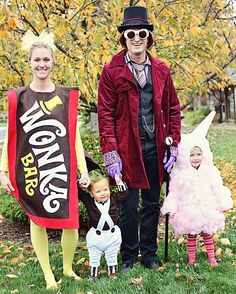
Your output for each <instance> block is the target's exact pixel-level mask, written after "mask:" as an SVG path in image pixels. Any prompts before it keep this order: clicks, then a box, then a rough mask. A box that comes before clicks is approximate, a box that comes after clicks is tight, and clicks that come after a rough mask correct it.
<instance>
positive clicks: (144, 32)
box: [124, 29, 149, 40]
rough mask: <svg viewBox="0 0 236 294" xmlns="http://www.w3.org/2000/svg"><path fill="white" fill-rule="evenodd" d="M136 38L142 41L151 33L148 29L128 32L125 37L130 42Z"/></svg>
mask: <svg viewBox="0 0 236 294" xmlns="http://www.w3.org/2000/svg"><path fill="white" fill-rule="evenodd" d="M136 36H138V37H139V39H141V40H144V39H147V38H148V36H149V31H148V30H147V29H141V30H138V31H134V30H126V31H125V33H124V37H125V38H126V39H129V40H133V39H134V38H135V37H136Z"/></svg>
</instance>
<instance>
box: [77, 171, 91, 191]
mask: <svg viewBox="0 0 236 294" xmlns="http://www.w3.org/2000/svg"><path fill="white" fill-rule="evenodd" d="M79 184H80V186H81V187H82V188H88V186H89V185H90V179H89V175H88V173H82V174H81V176H80V179H79Z"/></svg>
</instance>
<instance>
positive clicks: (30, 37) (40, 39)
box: [22, 30, 56, 51]
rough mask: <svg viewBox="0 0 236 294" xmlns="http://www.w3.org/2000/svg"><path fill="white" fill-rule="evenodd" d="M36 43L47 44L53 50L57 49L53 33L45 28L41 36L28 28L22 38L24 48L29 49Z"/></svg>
mask: <svg viewBox="0 0 236 294" xmlns="http://www.w3.org/2000/svg"><path fill="white" fill-rule="evenodd" d="M36 43H43V44H46V45H48V46H49V47H50V48H51V49H52V50H53V51H55V49H56V46H55V44H54V35H53V33H48V32H47V31H46V30H43V31H42V32H41V34H40V35H39V36H35V34H34V33H32V31H30V30H28V31H27V32H26V33H25V35H24V37H23V38H22V49H23V50H26V51H29V50H30V48H31V47H32V45H33V44H36Z"/></svg>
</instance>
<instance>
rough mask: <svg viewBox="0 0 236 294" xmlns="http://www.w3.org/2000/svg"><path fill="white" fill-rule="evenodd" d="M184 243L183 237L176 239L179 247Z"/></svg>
mask: <svg viewBox="0 0 236 294" xmlns="http://www.w3.org/2000/svg"><path fill="white" fill-rule="evenodd" d="M184 243H185V240H184V237H181V238H179V239H178V244H179V245H181V244H184Z"/></svg>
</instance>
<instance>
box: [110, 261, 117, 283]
mask: <svg viewBox="0 0 236 294" xmlns="http://www.w3.org/2000/svg"><path fill="white" fill-rule="evenodd" d="M117 272H118V266H117V264H116V265H110V266H108V276H109V278H110V279H116V278H117Z"/></svg>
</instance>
